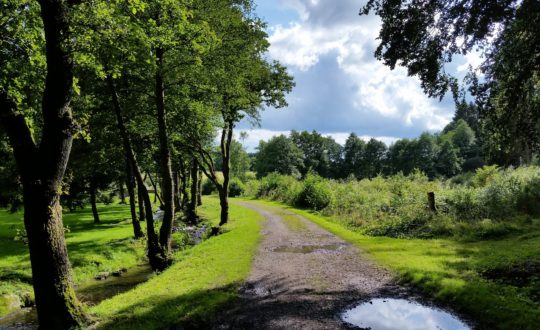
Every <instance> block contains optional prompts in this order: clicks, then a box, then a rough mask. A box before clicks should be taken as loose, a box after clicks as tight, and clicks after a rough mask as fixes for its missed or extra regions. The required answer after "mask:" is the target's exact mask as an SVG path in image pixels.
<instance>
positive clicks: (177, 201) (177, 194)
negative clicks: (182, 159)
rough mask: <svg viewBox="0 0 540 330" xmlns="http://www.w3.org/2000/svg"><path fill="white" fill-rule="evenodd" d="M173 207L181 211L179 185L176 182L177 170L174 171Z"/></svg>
mask: <svg viewBox="0 0 540 330" xmlns="http://www.w3.org/2000/svg"><path fill="white" fill-rule="evenodd" d="M173 178H174V189H175V190H174V209H175V211H176V212H181V211H182V207H181V203H180V185H179V184H178V171H174V177H173Z"/></svg>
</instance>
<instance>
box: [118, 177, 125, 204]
mask: <svg viewBox="0 0 540 330" xmlns="http://www.w3.org/2000/svg"><path fill="white" fill-rule="evenodd" d="M118 192H119V193H120V204H126V191H125V190H124V182H123V181H121V180H120V181H118Z"/></svg>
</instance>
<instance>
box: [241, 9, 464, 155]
mask: <svg viewBox="0 0 540 330" xmlns="http://www.w3.org/2000/svg"><path fill="white" fill-rule="evenodd" d="M256 2H257V5H258V7H257V13H258V15H259V16H260V17H262V18H263V19H265V20H266V21H267V22H268V23H269V27H268V33H269V35H270V42H271V47H270V52H269V54H268V55H269V57H270V58H272V59H275V60H278V61H280V62H281V63H282V64H284V65H286V66H287V67H288V68H289V71H290V73H292V74H293V76H294V77H295V81H296V88H295V89H294V91H293V92H292V93H291V94H290V95H289V96H288V102H289V107H288V108H286V109H279V110H276V109H267V110H265V111H264V112H263V114H262V121H261V126H260V127H257V128H255V129H253V127H252V126H251V125H250V124H249V123H248V122H243V123H241V124H240V125H239V131H246V130H247V131H248V138H247V139H246V140H244V142H243V143H244V145H245V146H246V147H247V148H248V149H249V151H253V150H254V148H255V147H256V146H257V145H258V141H259V140H261V139H263V140H267V139H269V138H270V137H272V136H274V135H278V134H281V133H288V132H289V131H290V130H308V131H312V130H317V131H319V132H321V133H324V134H325V135H331V136H333V137H334V138H335V139H336V141H338V142H339V143H343V142H344V141H345V139H346V137H347V136H348V135H349V134H350V133H351V132H355V133H356V134H358V135H359V136H362V137H364V138H366V139H368V138H370V137H376V138H379V139H381V140H383V141H385V142H387V143H390V142H392V141H395V140H396V139H398V138H406V137H407V138H412V137H417V136H418V135H420V134H421V133H422V132H424V131H431V132H434V131H438V130H441V129H442V128H443V127H444V126H445V125H446V124H447V123H448V122H449V121H450V120H451V118H452V116H453V111H454V109H453V104H452V101H451V99H449V98H445V99H444V100H443V102H439V101H438V99H430V98H428V97H427V96H425V95H424V93H423V92H422V90H421V88H420V84H419V82H418V80H417V79H416V78H412V77H407V74H406V71H405V70H404V69H403V68H396V69H395V70H393V71H392V70H390V69H389V68H388V67H386V66H384V65H383V64H382V63H380V62H378V61H377V60H376V59H375V58H374V56H373V53H374V51H375V48H376V46H377V40H376V37H377V35H378V31H379V27H380V21H379V19H378V18H377V17H376V16H373V15H372V16H368V17H366V16H359V15H358V12H359V9H360V8H361V7H362V5H363V3H364V2H365V0H256ZM470 61H474V59H473V58H471V59H469V60H468V59H466V58H461V59H459V60H458V61H457V62H455V63H452V65H451V69H453V70H454V71H455V72H456V74H458V75H459V74H460V73H462V72H464V71H465V69H466V68H467V66H468V64H469V62H470Z"/></svg>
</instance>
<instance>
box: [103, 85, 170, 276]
mask: <svg viewBox="0 0 540 330" xmlns="http://www.w3.org/2000/svg"><path fill="white" fill-rule="evenodd" d="M107 81H108V84H109V89H110V92H111V96H112V100H113V106H114V110H115V114H116V120H117V124H118V129H119V131H120V135H121V136H122V142H123V145H124V152H125V154H126V158H127V159H129V161H130V163H131V168H132V170H133V175H134V176H135V180H136V182H137V190H138V194H139V196H140V198H141V199H142V204H143V205H144V216H145V219H146V232H147V240H146V241H147V250H148V251H147V255H148V261H149V262H150V267H152V269H153V270H163V269H165V268H166V267H168V265H169V262H168V261H167V260H164V259H163V257H162V255H163V253H162V251H161V249H160V246H159V240H158V236H157V234H156V230H155V228H154V218H153V213H152V202H151V201H150V195H149V194H148V189H146V185H145V184H144V179H143V177H142V173H141V170H140V167H139V164H138V162H137V157H136V156H135V152H134V151H133V147H132V145H131V139H130V138H129V134H128V132H127V129H126V125H125V123H124V118H123V117H122V108H121V106H120V101H119V99H118V94H117V93H116V88H115V86H114V80H113V79H112V77H111V76H107Z"/></svg>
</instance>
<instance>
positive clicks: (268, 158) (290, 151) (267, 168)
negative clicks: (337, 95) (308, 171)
mask: <svg viewBox="0 0 540 330" xmlns="http://www.w3.org/2000/svg"><path fill="white" fill-rule="evenodd" d="M303 159H304V155H303V153H302V150H300V149H299V148H298V147H297V146H296V145H295V144H294V143H293V142H292V141H291V140H290V139H289V138H287V137H286V136H285V135H280V136H276V137H273V138H272V139H270V141H268V142H264V141H260V142H259V147H258V152H257V155H256V156H255V162H254V168H255V171H256V172H257V177H258V178H262V177H264V176H266V175H268V174H270V173H273V172H276V173H280V174H285V175H294V176H300V168H302V167H303V166H304V161H303Z"/></svg>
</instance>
